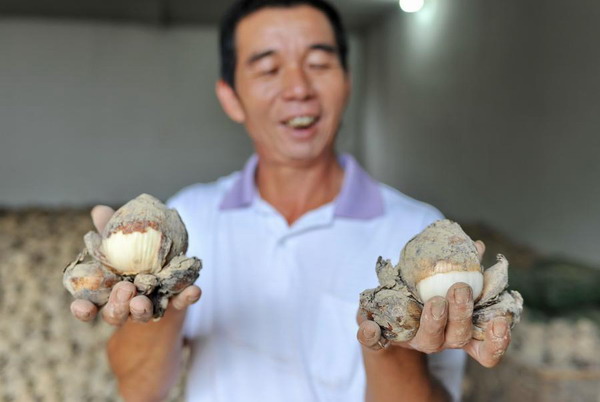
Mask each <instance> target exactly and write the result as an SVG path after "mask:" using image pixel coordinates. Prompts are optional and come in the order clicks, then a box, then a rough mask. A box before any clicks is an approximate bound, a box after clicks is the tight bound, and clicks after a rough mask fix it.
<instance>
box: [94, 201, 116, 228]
mask: <svg viewBox="0 0 600 402" xmlns="http://www.w3.org/2000/svg"><path fill="white" fill-rule="evenodd" d="M114 213H115V210H114V209H112V208H111V207H107V206H106V205H96V206H95V207H94V208H92V212H91V215H92V222H94V226H95V227H96V230H97V231H98V232H102V230H104V226H106V223H107V222H108V220H109V219H110V218H111V216H113V214H114Z"/></svg>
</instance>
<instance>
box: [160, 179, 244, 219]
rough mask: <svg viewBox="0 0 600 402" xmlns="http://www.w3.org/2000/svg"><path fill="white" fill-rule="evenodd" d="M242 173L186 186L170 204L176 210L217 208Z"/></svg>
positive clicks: (169, 201) (173, 197)
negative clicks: (201, 207) (202, 207)
mask: <svg viewBox="0 0 600 402" xmlns="http://www.w3.org/2000/svg"><path fill="white" fill-rule="evenodd" d="M239 174H240V172H233V173H231V174H229V175H227V176H223V177H221V178H219V179H217V180H215V181H212V182H208V183H195V184H191V185H189V186H186V187H184V188H182V189H181V190H179V191H178V192H177V193H175V194H174V195H173V196H172V197H171V198H169V200H168V204H169V206H170V207H172V208H176V209H178V210H179V209H189V208H194V209H197V207H198V206H204V207H214V206H217V205H218V204H219V203H220V202H221V200H222V199H223V196H224V195H225V193H226V192H227V191H228V190H229V189H230V188H231V186H232V185H233V183H234V181H235V180H236V179H237V177H238V176H239Z"/></svg>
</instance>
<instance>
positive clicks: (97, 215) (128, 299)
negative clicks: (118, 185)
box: [71, 205, 201, 326]
mask: <svg viewBox="0 0 600 402" xmlns="http://www.w3.org/2000/svg"><path fill="white" fill-rule="evenodd" d="M114 213H115V211H114V210H113V209H112V208H110V207H107V206H105V205H97V206H95V207H94V208H93V209H92V213H91V214H92V221H93V222H94V226H95V227H96V230H98V232H102V230H103V229H104V226H105V225H106V223H107V222H108V220H109V219H110V217H111V216H112V215H113V214H114ZM200 295H201V291H200V288H199V287H198V286H195V285H192V286H188V287H187V288H185V289H184V290H183V291H182V292H181V293H179V294H177V295H175V296H173V297H172V298H171V300H170V301H169V307H168V309H171V308H174V309H176V310H185V309H186V308H187V307H188V306H189V305H191V304H193V303H195V302H197V301H198V300H199V299H200ZM152 309H153V307H152V302H151V301H150V299H149V298H148V297H146V296H144V295H137V289H136V287H135V285H134V284H133V283H131V282H128V281H121V282H119V283H117V284H116V285H115V286H114V287H113V289H112V291H111V293H110V298H109V299H108V302H107V303H106V305H105V306H104V308H103V309H102V318H103V319H104V321H106V322H107V323H109V324H110V325H114V326H120V325H122V324H124V323H125V322H126V321H127V320H128V319H129V318H131V319H132V320H133V321H136V322H147V321H149V320H150V319H151V318H152ZM168 309H167V310H168ZM71 313H72V314H73V315H74V316H75V317H76V318H77V319H79V320H81V321H91V320H93V319H94V318H95V317H96V315H97V314H98V307H97V306H96V305H94V303H92V302H90V301H88V300H84V299H75V300H74V301H73V303H71Z"/></svg>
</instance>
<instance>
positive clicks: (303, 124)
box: [283, 116, 318, 129]
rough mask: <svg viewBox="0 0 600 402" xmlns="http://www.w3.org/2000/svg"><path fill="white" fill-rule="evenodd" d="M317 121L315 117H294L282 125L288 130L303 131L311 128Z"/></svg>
mask: <svg viewBox="0 0 600 402" xmlns="http://www.w3.org/2000/svg"><path fill="white" fill-rule="evenodd" d="M317 120H318V119H317V117H316V116H296V117H292V118H291V119H289V120H287V121H284V122H283V124H284V125H286V126H287V127H290V128H295V129H303V128H309V127H311V126H312V125H314V124H315V123H316V122H317Z"/></svg>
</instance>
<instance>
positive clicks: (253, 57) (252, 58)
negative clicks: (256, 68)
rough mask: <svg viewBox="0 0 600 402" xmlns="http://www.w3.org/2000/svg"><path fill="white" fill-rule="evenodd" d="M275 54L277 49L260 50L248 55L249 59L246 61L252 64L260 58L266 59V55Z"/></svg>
mask: <svg viewBox="0 0 600 402" xmlns="http://www.w3.org/2000/svg"><path fill="white" fill-rule="evenodd" d="M274 54H275V50H272V49H269V50H265V51H262V52H258V53H254V54H253V55H251V56H250V57H248V60H247V61H246V64H247V65H252V64H254V63H256V62H257V61H259V60H260V59H264V58H265V57H269V56H272V55H274Z"/></svg>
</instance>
